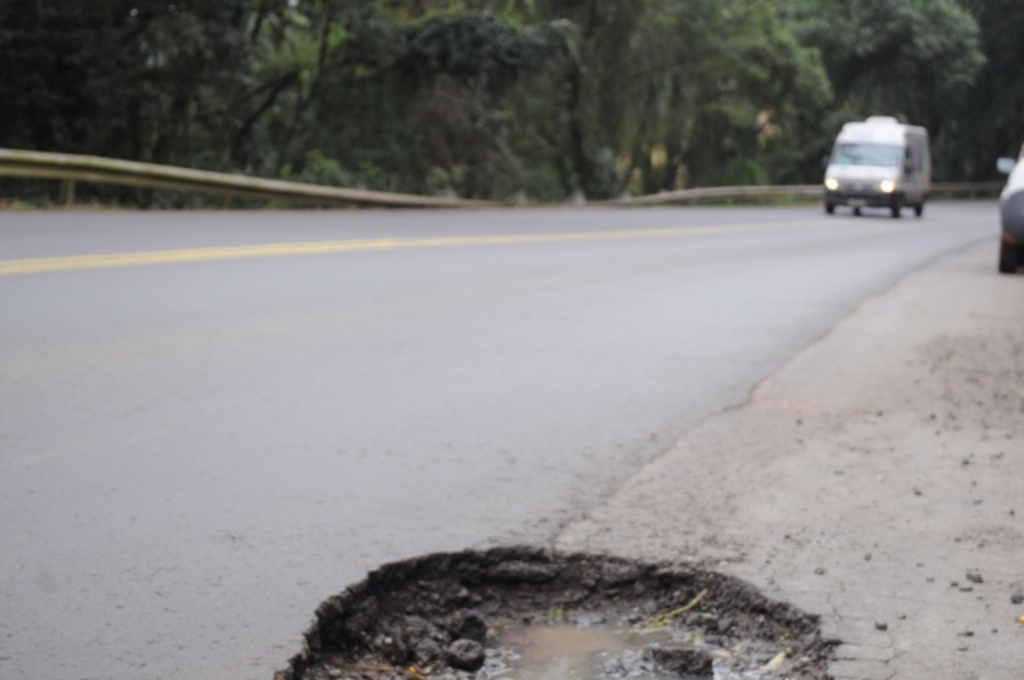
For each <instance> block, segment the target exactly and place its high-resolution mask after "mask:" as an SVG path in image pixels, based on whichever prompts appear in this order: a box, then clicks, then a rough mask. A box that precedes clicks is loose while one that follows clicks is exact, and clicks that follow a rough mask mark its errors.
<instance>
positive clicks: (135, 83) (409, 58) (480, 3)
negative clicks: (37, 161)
mask: <svg viewBox="0 0 1024 680" xmlns="http://www.w3.org/2000/svg"><path fill="white" fill-rule="evenodd" d="M1018 4H1019V3H1017V2H1014V0H547V1H544V2H541V1H540V0H221V1H219V2H206V1H200V0H173V1H167V0H151V1H150V2H147V3H141V2H137V0H89V1H88V2H87V1H86V0H4V2H3V3H0V146H3V147H12V148H25V149H36V150H46V151H61V152H68V153H88V154H97V155H104V156H112V157H117V158H127V159H132V160H141V161H152V162H158V163H169V164H175V165H182V166H188V167H196V168H206V169H216V170H224V171H229V172H244V173H251V174H256V175H261V176H270V177H283V178H289V179H297V180H301V181H310V182H319V183H325V184H335V185H341V186H353V187H367V188H373V189H385V190H390V191H403V192H412V193H431V194H433V193H454V194H457V195H460V196H466V197H484V198H493V199H499V200H502V199H506V198H508V197H510V196H514V195H518V194H525V195H526V196H529V197H530V198H531V199H533V200H543V201H558V200H564V199H565V198H566V197H569V196H571V195H574V194H577V193H581V194H583V195H585V196H587V197H589V198H605V197H612V196H617V195H620V194H623V193H625V192H629V193H632V194H643V193H651V192H656V191H661V190H671V189H676V188H682V187H688V186H708V185H732V184H759V183H771V184H776V183H804V182H807V183H812V182H817V181H819V180H820V173H821V158H822V157H823V156H824V155H825V154H826V153H827V151H828V148H829V145H830V143H831V141H832V138H833V137H834V135H835V133H836V132H837V131H838V129H839V127H840V126H841V124H842V123H843V122H845V121H847V120H853V119H863V118H864V117H866V116H867V115H873V114H885V115H895V116H898V117H901V118H903V119H904V120H906V121H908V122H913V123H916V124H921V125H924V126H926V127H928V129H929V131H930V132H931V134H932V142H933V154H934V156H935V169H936V178H937V179H939V180H951V181H952V180H982V179H989V178H991V177H992V176H993V164H994V159H995V158H996V157H997V156H999V155H1006V154H1008V153H1014V152H1015V151H1016V150H1017V148H1019V144H1020V143H1021V141H1024V116H1022V115H1021V114H1022V113H1024V112H1022V108H1024V75H1021V74H1022V72H1021V70H1020V68H1019V64H1021V63H1022V61H1024V54H1022V52H1024V47H1022V46H1021V45H1022V43H1021V41H1020V40H1019V39H1018V36H1019V33H1018V32H1017V31H1016V28H1017V27H1018V26H1021V27H1024V7H1018ZM19 186H24V183H20V184H19V183H17V182H14V183H7V185H6V187H7V189H6V190H5V192H6V193H9V192H11V191H19V189H18V187H19ZM96 191H99V192H101V194H102V192H108V193H107V194H106V197H107V198H113V199H120V200H125V201H128V202H133V201H137V199H138V198H139V194H140V192H129V191H120V192H118V190H114V189H96Z"/></svg>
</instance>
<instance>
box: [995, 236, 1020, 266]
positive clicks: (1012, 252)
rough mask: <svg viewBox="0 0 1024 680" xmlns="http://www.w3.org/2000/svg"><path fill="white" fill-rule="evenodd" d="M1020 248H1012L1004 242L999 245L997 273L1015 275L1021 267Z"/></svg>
mask: <svg viewBox="0 0 1024 680" xmlns="http://www.w3.org/2000/svg"><path fill="white" fill-rule="evenodd" d="M1021 251H1022V248H1020V246H1012V245H1010V244H1009V243H1006V242H1005V241H1003V242H1001V243H1000V244H999V273H1000V274H1016V273H1017V270H1018V269H1019V268H1020V265H1021Z"/></svg>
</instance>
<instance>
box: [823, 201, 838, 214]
mask: <svg viewBox="0 0 1024 680" xmlns="http://www.w3.org/2000/svg"><path fill="white" fill-rule="evenodd" d="M835 211H836V204H835V203H826V204H825V212H826V213H828V214H829V215H831V214H832V213H834V212H835Z"/></svg>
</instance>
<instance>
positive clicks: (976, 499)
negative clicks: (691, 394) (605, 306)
mask: <svg viewBox="0 0 1024 680" xmlns="http://www.w3.org/2000/svg"><path fill="white" fill-rule="evenodd" d="M994 258H995V244H993V243H984V244H981V245H977V246H972V247H970V248H968V249H966V250H963V251H960V252H958V253H955V254H953V255H950V256H947V257H945V258H943V259H941V260H939V261H937V262H935V263H933V264H932V265H931V266H929V267H927V268H926V269H924V270H921V271H919V272H917V273H914V274H912V275H910V276H909V277H907V278H906V279H905V280H903V281H902V282H901V283H900V284H898V285H897V286H895V287H894V288H892V289H891V290H889V291H888V292H886V293H885V294H883V295H880V296H878V297H876V298H874V299H872V300H870V301H868V302H866V303H865V304H864V305H862V307H861V308H860V309H859V310H857V312H855V313H854V314H853V315H851V316H850V317H849V318H847V319H846V320H844V321H843V322H842V323H841V324H839V325H838V326H837V327H836V328H835V329H834V330H833V332H831V333H830V334H829V335H827V336H826V337H824V338H822V339H821V340H820V341H819V342H818V343H816V344H815V345H814V346H812V347H810V348H809V349H808V350H806V351H805V352H803V353H802V354H801V355H799V356H798V357H796V358H795V359H794V360H793V361H792V362H790V364H789V365H787V366H786V367H784V368H783V369H782V370H780V371H779V372H777V373H776V374H775V375H773V376H771V377H770V378H768V379H767V380H765V381H764V382H763V383H762V384H761V385H760V386H759V387H758V388H757V389H756V390H755V391H754V393H753V394H752V396H751V399H750V400H749V402H748V403H746V404H744V405H743V406H741V407H738V408H736V409H733V410H731V411H728V412H725V413H722V414H719V415H717V416H715V417H712V418H710V419H709V420H707V421H705V422H704V423H703V424H701V425H700V426H698V427H697V428H695V429H694V430H693V431H691V432H690V433H689V434H688V435H687V436H685V437H684V438H682V439H681V440H680V441H678V442H677V443H676V444H675V445H674V446H673V447H672V448H671V449H670V450H669V451H667V452H666V453H665V454H663V455H662V456H661V457H659V458H658V459H656V460H655V461H653V462H652V463H650V464H649V465H647V466H645V467H644V468H643V469H642V470H641V471H639V472H638V473H637V474H636V475H634V476H633V477H632V478H630V479H629V480H628V481H627V482H626V483H625V484H624V485H623V486H622V487H621V488H620V489H619V490H618V491H617V492H616V493H615V494H613V495H612V496H611V497H610V498H609V499H608V500H607V501H606V502H605V503H604V504H603V505H601V506H600V507H598V508H596V509H595V510H594V511H592V512H591V513H590V515H589V516H588V517H586V518H584V519H582V520H580V521H577V522H574V523H572V524H570V525H568V526H567V527H565V528H564V530H563V531H562V532H561V534H560V536H559V538H558V540H557V541H556V546H555V547H556V548H558V549H561V550H567V551H593V552H603V553H609V554H612V555H621V556H628V557H631V558H637V559H646V560H673V561H684V562H697V563H700V564H702V565H706V566H710V567H713V568H714V569H716V570H718V571H720V572H722V573H725V574H728V575H732V576H737V577H739V578H742V579H745V580H747V581H749V582H750V583H752V584H753V585H754V586H755V587H757V588H758V589H760V590H761V591H762V592H763V593H764V594H766V595H768V596H769V597H772V598H776V599H779V600H783V601H785V602H788V603H790V604H793V605H796V606H797V607H799V608H801V609H802V610H804V611H806V612H809V613H815V614H819V615H821V617H822V624H823V632H824V634H825V635H827V636H830V637H834V638H836V639H839V640H841V641H842V643H843V644H842V645H841V646H840V647H839V648H838V654H837V659H836V660H835V661H834V662H833V663H832V665H831V667H830V672H831V673H832V674H833V675H834V676H835V677H836V678H838V679H854V678H856V679H859V680H876V679H877V680H881V679H883V678H884V679H886V680H918V679H920V680H924V679H928V680H932V679H934V678H951V679H953V680H968V679H984V680H1011V679H1012V680H1016V679H1017V678H1020V677H1021V672H1022V671H1021V669H1024V625H1022V624H1021V623H1020V622H1018V617H1020V616H1022V615H1024V602H1021V603H1015V600H1020V599H1021V597H1020V595H1021V594H1024V474H1022V471H1024V276H1020V277H1012V276H999V275H998V274H996V271H995V262H994ZM1015 596H1016V597H1015Z"/></svg>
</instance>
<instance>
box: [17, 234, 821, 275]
mask: <svg viewBox="0 0 1024 680" xmlns="http://www.w3.org/2000/svg"><path fill="white" fill-rule="evenodd" d="M825 224H827V221H825V220H807V221H803V222H782V223H772V224H735V225H728V226H699V227H676V228H664V229H637V230H632V231H592V232H578V233H556V234H508V235H501V236H439V237H431V238H381V239H367V240H359V241H321V242H312V243H268V244H262V245H250V246H221V247H215V248H188V249H182V250H154V251H144V252H135V253H108V254H99V255H69V256H62V257H38V258H26V259H19V260H0V276H15V275H19V274H38V273H43V272H59V271H72V270H83V269H109V268H113V267H139V266H145V265H155V264H182V263H189V262H210V261H215V260H246V259H253V258H259V257H289V256H297V255H327V254H332V253H333V254H336V253H355V252H366V251H385V250H416V249H424V248H452V247H465V246H509V245H526V244H539V243H570V242H583V241H632V240H641V239H657V238H680V237H695V236H706V235H714V234H733V233H739V232H755V231H772V230H777V229H780V228H811V227H820V226H823V225H825Z"/></svg>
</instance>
